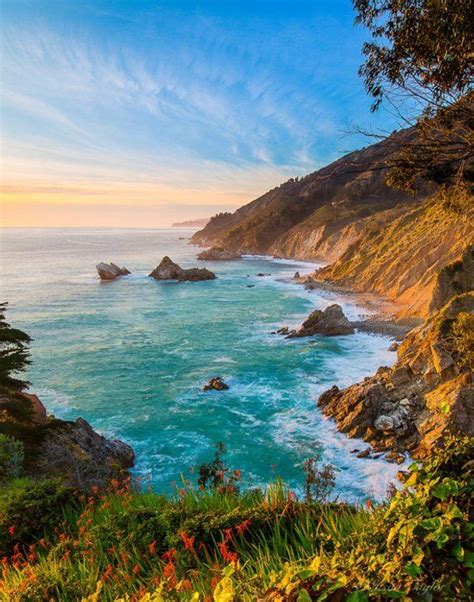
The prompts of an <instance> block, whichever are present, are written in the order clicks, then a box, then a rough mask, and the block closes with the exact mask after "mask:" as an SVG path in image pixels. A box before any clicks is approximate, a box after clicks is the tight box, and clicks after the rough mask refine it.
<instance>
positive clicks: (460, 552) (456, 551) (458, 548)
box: [451, 541, 464, 562]
mask: <svg viewBox="0 0 474 602" xmlns="http://www.w3.org/2000/svg"><path fill="white" fill-rule="evenodd" d="M451 554H452V555H453V556H454V558H456V559H457V560H459V562H462V560H464V548H463V547H462V545H461V544H460V543H459V541H458V542H457V544H455V545H454V546H453V549H452V550H451Z"/></svg>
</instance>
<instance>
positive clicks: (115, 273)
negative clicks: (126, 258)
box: [95, 262, 130, 280]
mask: <svg viewBox="0 0 474 602" xmlns="http://www.w3.org/2000/svg"><path fill="white" fill-rule="evenodd" d="M95 268H96V270H97V272H98V274H99V278H100V279H101V280H115V279H116V278H118V277H119V276H127V275H128V274H130V272H129V270H127V268H120V267H119V266H118V265H116V264H115V263H112V262H111V263H104V262H101V263H98V264H97V265H96V266H95Z"/></svg>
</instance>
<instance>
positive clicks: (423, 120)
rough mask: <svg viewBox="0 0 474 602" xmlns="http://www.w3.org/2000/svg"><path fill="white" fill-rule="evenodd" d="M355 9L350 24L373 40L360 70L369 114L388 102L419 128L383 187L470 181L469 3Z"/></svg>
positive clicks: (394, 2)
mask: <svg viewBox="0 0 474 602" xmlns="http://www.w3.org/2000/svg"><path fill="white" fill-rule="evenodd" d="M354 7H355V10H356V13H357V16H356V23H358V24H362V25H364V26H365V27H367V28H368V30H369V32H370V33H371V35H372V40H371V41H370V42H366V43H365V44H364V45H363V49H362V51H363V54H364V56H365V62H364V64H363V65H362V66H361V68H360V70H359V74H360V75H361V76H362V77H363V78H364V83H365V88H366V90H367V92H368V93H369V94H370V95H371V96H372V97H373V98H374V102H373V105H372V110H374V111H375V110H376V109H378V108H379V106H380V104H381V102H382V101H383V100H386V101H387V103H388V104H389V105H390V106H391V108H392V110H395V111H396V113H397V115H398V117H399V118H400V119H401V121H402V123H403V125H405V126H406V125H415V126H416V127H417V136H416V138H414V140H413V141H412V142H411V143H409V144H407V145H406V147H405V148H404V149H402V151H401V152H400V153H399V154H398V155H397V157H396V158H395V160H394V161H393V165H390V167H394V169H392V171H391V174H390V177H389V184H391V185H394V186H396V187H398V188H404V189H406V190H414V189H415V188H416V181H417V179H418V178H420V177H421V178H424V179H428V180H431V181H434V182H436V183H438V184H449V185H450V184H453V183H459V182H460V181H461V180H472V159H473V156H474V151H473V148H474V138H473V132H474V112H473V92H472V90H473V77H474V0H354ZM407 103H408V105H407ZM407 107H408V108H407ZM413 114H415V115H416V117H415V118H414V119H412V118H411V117H410V115H413Z"/></svg>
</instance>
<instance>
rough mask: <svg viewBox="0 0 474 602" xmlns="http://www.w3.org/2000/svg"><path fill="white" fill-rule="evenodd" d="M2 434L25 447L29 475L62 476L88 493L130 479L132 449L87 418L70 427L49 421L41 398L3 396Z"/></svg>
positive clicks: (0, 409)
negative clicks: (99, 430) (118, 479)
mask: <svg viewBox="0 0 474 602" xmlns="http://www.w3.org/2000/svg"><path fill="white" fill-rule="evenodd" d="M27 406H28V407H27ZM0 433H5V434H8V435H10V436H13V437H15V438H16V439H19V440H20V441H22V442H23V444H24V446H25V452H26V454H25V457H26V461H25V465H24V467H23V468H24V471H25V473H26V474H29V475H31V476H33V477H38V476H41V477H43V476H56V477H60V478H61V479H63V480H64V481H66V482H67V483H69V484H71V485H73V486H75V487H78V488H80V489H84V490H88V489H90V487H92V486H93V485H97V486H102V485H104V484H106V483H107V482H108V481H109V480H110V479H112V478H115V477H120V476H126V475H127V474H128V469H129V468H131V467H132V466H133V464H134V459H135V454H134V452H133V449H132V448H131V447H130V446H129V445H127V444H126V443H124V442H123V441H119V440H116V439H107V438H106V437H103V436H102V435H99V434H98V433H97V432H96V431H94V429H93V428H92V427H91V425H90V424H89V423H88V422H86V421H85V420H83V419H82V418H78V419H77V420H76V421H75V422H68V421H64V420H58V419H57V418H55V417H54V416H47V415H46V409H45V407H44V405H43V404H42V402H41V401H40V399H39V398H38V397H37V396H36V395H30V394H25V393H19V392H14V391H12V392H5V393H3V394H2V395H1V397H0Z"/></svg>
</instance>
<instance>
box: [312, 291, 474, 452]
mask: <svg viewBox="0 0 474 602" xmlns="http://www.w3.org/2000/svg"><path fill="white" fill-rule="evenodd" d="M473 313H474V293H466V294H463V295H459V296H457V297H454V298H453V299H451V301H450V302H448V303H447V304H446V305H445V306H444V307H443V308H442V309H441V310H440V311H438V312H436V313H435V314H433V315H432V316H431V317H430V318H429V319H428V320H427V321H426V322H425V323H424V324H423V325H422V326H419V327H417V328H414V329H413V330H411V331H410V332H409V333H408V334H407V336H406V337H405V339H404V340H403V342H402V343H401V345H400V348H399V349H398V360H397V362H396V364H395V365H394V366H393V367H392V368H387V367H382V368H379V369H378V370H377V372H376V374H375V375H374V376H371V377H367V378H365V379H364V380H363V381H362V382H359V383H357V384H354V385H351V386H350V387H347V388H346V389H342V390H341V389H339V388H338V387H337V386H333V387H331V388H330V389H328V390H327V391H325V392H324V393H322V395H321V396H320V397H319V399H318V402H317V404H318V406H319V407H320V408H321V410H322V411H323V413H324V414H325V415H326V416H330V417H332V418H334V420H335V421H336V424H337V427H338V430H339V431H341V432H343V433H346V434H347V435H348V436H349V437H355V438H359V439H363V440H364V441H366V442H367V443H369V444H370V445H371V446H372V448H373V449H374V451H375V452H388V451H390V452H394V453H393V454H392V455H391V456H390V457H389V458H387V460H388V461H390V459H391V460H392V461H393V462H396V463H399V462H402V461H403V458H402V456H401V454H402V453H403V452H409V453H410V454H411V455H413V457H415V458H424V457H426V456H428V455H429V454H430V452H431V450H432V449H433V448H434V447H436V446H438V445H440V444H441V443H442V441H443V438H444V437H445V436H446V435H451V434H462V435H467V436H474V386H473V382H472V367H471V366H470V365H469V361H467V362H466V358H465V357H464V355H465V353H467V352H465V351H460V350H459V349H460V348H459V347H458V346H457V345H459V344H461V345H463V344H467V343H458V342H457V341H459V340H464V339H463V338H462V337H466V341H467V340H472V331H471V332H469V329H470V326H469V325H470V324H472V315H473ZM469 316H471V317H469ZM456 337H458V338H457V339H456ZM459 337H461V339H460V338H459ZM469 337H471V339H469ZM471 344H472V343H471ZM461 349H462V347H461ZM397 454H398V455H397Z"/></svg>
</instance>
